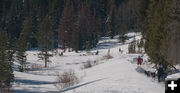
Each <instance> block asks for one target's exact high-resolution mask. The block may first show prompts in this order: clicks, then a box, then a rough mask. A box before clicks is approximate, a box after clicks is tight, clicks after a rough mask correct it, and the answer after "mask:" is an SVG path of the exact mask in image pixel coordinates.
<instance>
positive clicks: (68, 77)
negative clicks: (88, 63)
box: [55, 70, 79, 90]
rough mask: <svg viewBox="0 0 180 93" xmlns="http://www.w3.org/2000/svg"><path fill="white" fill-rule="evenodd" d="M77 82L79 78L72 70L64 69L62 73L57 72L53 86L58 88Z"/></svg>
mask: <svg viewBox="0 0 180 93" xmlns="http://www.w3.org/2000/svg"><path fill="white" fill-rule="evenodd" d="M77 83H79V78H78V77H77V76H76V74H75V72H74V71H73V70H69V71H65V72H63V73H62V74H59V73H57V83H56V85H55V86H56V87H57V88H58V89H60V90H61V89H64V88H68V87H70V86H73V85H75V84H77Z"/></svg>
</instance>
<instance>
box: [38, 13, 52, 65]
mask: <svg viewBox="0 0 180 93" xmlns="http://www.w3.org/2000/svg"><path fill="white" fill-rule="evenodd" d="M36 39H37V41H38V46H39V50H40V53H39V54H38V55H39V58H40V59H41V60H44V63H45V67H47V63H48V62H51V61H50V60H49V57H50V56H52V55H51V54H49V53H48V51H49V50H51V49H52V45H53V29H52V26H51V20H50V19H49V17H48V16H46V17H45V18H44V20H43V21H42V22H41V23H40V24H39V32H38V33H37V36H36Z"/></svg>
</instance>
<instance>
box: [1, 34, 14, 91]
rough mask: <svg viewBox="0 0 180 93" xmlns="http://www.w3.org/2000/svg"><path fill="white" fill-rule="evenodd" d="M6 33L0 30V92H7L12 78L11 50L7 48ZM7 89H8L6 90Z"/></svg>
mask: <svg viewBox="0 0 180 93" xmlns="http://www.w3.org/2000/svg"><path fill="white" fill-rule="evenodd" d="M8 46H9V43H8V35H7V33H6V31H0V92H1V93H5V92H9V89H10V87H11V81H12V80H13V77H14V75H13V70H12V60H11V59H12V58H10V57H12V56H11V54H10V53H11V52H10V51H11V50H8ZM6 89H8V90H6Z"/></svg>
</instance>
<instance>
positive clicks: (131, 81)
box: [12, 33, 165, 93]
mask: <svg viewBox="0 0 180 93" xmlns="http://www.w3.org/2000/svg"><path fill="white" fill-rule="evenodd" d="M127 36H128V40H126V43H125V44H121V43H118V39H117V37H115V39H109V38H107V37H104V38H102V39H101V40H100V41H99V44H98V45H97V47H96V48H94V49H92V50H91V52H92V53H95V52H96V51H97V50H98V51H99V55H91V54H87V53H86V51H81V52H79V53H75V52H67V51H66V52H65V53H64V55H63V56H59V55H55V56H53V57H51V58H50V60H51V61H52V62H51V63H49V64H48V68H43V67H44V62H43V61H41V60H38V57H37V53H38V51H27V54H28V56H27V62H28V63H29V65H34V66H38V67H40V68H39V69H34V70H32V71H31V70H30V71H27V72H19V71H18V68H17V65H18V63H17V62H15V63H14V69H15V71H14V75H15V82H14V84H13V86H12V87H13V91H14V92H13V93H61V92H64V93H164V92H165V85H164V83H158V82H157V80H154V79H152V78H150V77H147V76H145V75H144V74H141V73H138V72H137V71H136V70H135V69H136V67H137V65H136V63H133V62H132V60H133V58H136V57H138V56H139V55H142V54H128V44H129V42H131V41H132V40H133V37H134V36H135V38H136V39H137V40H138V39H140V38H141V35H140V33H129V34H128V35H127ZM119 48H121V50H123V52H122V53H120V52H119ZM108 49H110V55H111V56H113V58H112V59H103V56H104V55H107V52H108ZM59 51H62V50H59ZM80 55H81V56H80ZM85 55H86V56H85ZM147 58H148V57H147V55H144V56H143V60H144V62H147ZM88 60H90V61H97V62H98V65H95V66H93V67H91V68H88V69H82V68H83V63H85V62H87V61H88ZM143 67H144V68H146V69H148V70H154V69H152V68H151V65H148V63H144V64H143ZM70 69H72V70H74V72H75V73H76V75H77V76H78V77H79V79H80V82H79V84H76V85H74V86H72V87H69V88H66V89H63V90H58V88H57V87H56V86H55V84H56V79H57V73H62V72H64V71H68V70H70ZM60 91H61V92H60Z"/></svg>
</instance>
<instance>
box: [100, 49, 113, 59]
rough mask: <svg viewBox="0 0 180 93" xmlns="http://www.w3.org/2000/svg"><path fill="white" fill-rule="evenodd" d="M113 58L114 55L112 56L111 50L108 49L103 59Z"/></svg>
mask: <svg viewBox="0 0 180 93" xmlns="http://www.w3.org/2000/svg"><path fill="white" fill-rule="evenodd" d="M112 58H113V56H111V54H110V50H108V53H107V55H104V56H103V59H102V60H107V59H112Z"/></svg>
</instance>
